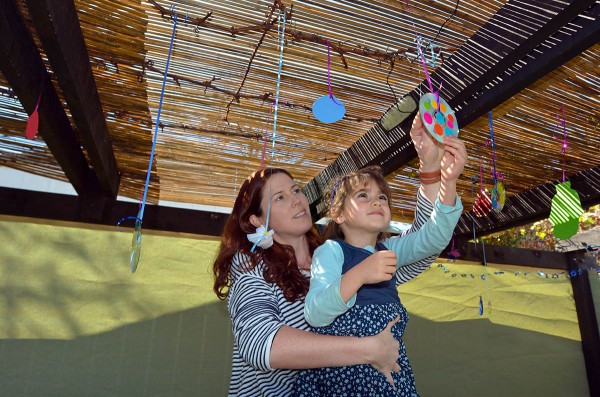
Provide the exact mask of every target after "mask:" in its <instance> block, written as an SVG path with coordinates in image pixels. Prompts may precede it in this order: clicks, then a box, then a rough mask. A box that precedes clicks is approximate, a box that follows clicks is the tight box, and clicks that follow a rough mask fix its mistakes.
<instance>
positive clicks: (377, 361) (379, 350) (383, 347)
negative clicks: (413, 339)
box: [365, 316, 400, 388]
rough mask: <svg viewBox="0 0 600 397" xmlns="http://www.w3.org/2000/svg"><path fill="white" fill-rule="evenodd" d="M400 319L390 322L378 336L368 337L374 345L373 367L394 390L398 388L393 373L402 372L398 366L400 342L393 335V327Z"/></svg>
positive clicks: (371, 362)
mask: <svg viewBox="0 0 600 397" xmlns="http://www.w3.org/2000/svg"><path fill="white" fill-rule="evenodd" d="M399 319H400V316H398V317H396V318H395V319H394V320H392V321H390V323H389V324H388V325H387V327H385V329H384V330H383V331H381V332H380V333H378V334H377V335H374V336H369V337H367V338H369V339H371V341H370V342H372V343H373V347H372V350H371V351H372V353H373V357H372V360H371V361H370V364H371V366H372V367H373V368H375V369H376V370H377V371H379V372H381V373H382V374H383V375H384V376H385V377H386V378H387V380H388V382H390V383H391V384H392V386H394V388H396V385H395V384H394V379H392V371H393V372H399V371H400V365H398V358H399V354H398V349H399V348H400V342H398V341H397V340H396V339H395V338H394V336H393V335H392V327H393V326H394V324H396V323H397V322H398V320H399ZM367 338H365V339H367Z"/></svg>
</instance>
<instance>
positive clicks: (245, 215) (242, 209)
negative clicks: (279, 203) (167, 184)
mask: <svg viewBox="0 0 600 397" xmlns="http://www.w3.org/2000/svg"><path fill="white" fill-rule="evenodd" d="M278 173H284V174H286V175H287V176H289V177H290V178H292V176H291V175H290V173H289V172H287V171H285V170H283V169H281V168H266V169H264V170H262V171H257V172H255V173H253V174H252V175H250V176H249V177H248V179H246V181H245V182H244V183H243V184H242V187H241V188H240V191H239V193H238V195H237V198H236V200H235V203H234V205H233V209H232V211H231V215H229V218H227V222H226V223H225V228H224V230H223V234H222V237H221V246H220V247H219V252H218V254H217V257H216V259H215V262H214V263H213V273H214V276H215V283H214V285H213V290H214V291H215V293H216V294H217V296H218V297H219V299H225V298H227V295H228V294H229V288H230V287H231V284H232V282H233V281H234V280H232V277H231V265H232V261H233V258H234V256H235V255H236V254H237V253H238V252H239V253H241V254H244V255H245V256H246V257H248V258H250V261H251V263H249V264H247V266H246V269H244V270H246V271H248V270H251V269H253V268H254V267H256V266H257V265H258V264H259V263H260V262H261V261H262V262H263V264H264V271H263V277H264V278H265V280H266V281H267V282H269V283H275V284H277V286H278V287H279V288H281V290H282V291H283V295H284V296H285V298H286V299H287V300H288V301H290V302H293V301H296V300H298V299H300V298H301V297H303V296H305V295H306V293H307V292H308V286H309V280H308V278H307V277H306V276H304V275H303V274H302V273H301V272H300V270H299V269H298V262H297V261H296V254H295V252H294V249H293V248H292V247H291V246H289V245H283V244H279V243H277V242H276V241H274V242H273V245H272V246H271V247H270V248H267V249H262V248H258V247H257V248H256V249H255V250H254V252H250V250H251V249H252V245H253V244H252V243H251V242H250V241H249V240H248V239H247V235H248V233H254V232H256V227H255V226H254V225H252V223H251V222H250V216H252V215H256V216H257V217H260V216H262V215H263V213H262V209H261V206H260V204H261V202H262V198H263V195H262V191H263V187H264V186H265V184H266V183H267V181H268V180H269V178H270V177H271V176H272V175H274V174H278ZM292 179H293V178H292ZM275 233H277V231H275ZM306 238H307V240H308V245H309V250H310V253H311V255H312V253H313V252H314V250H315V249H316V248H317V247H318V246H319V245H320V243H321V240H320V238H319V236H318V235H317V233H316V231H315V230H314V228H311V230H309V231H308V232H307V233H306Z"/></svg>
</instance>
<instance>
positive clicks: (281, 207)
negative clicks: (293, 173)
mask: <svg viewBox="0 0 600 397" xmlns="http://www.w3.org/2000/svg"><path fill="white" fill-rule="evenodd" d="M262 196H263V198H262V202H261V209H262V213H263V215H262V216H261V217H260V218H259V217H256V216H252V217H251V218H250V221H251V222H252V223H253V224H254V226H258V225H256V223H257V222H259V223H260V224H262V225H264V226H266V222H267V214H268V213H269V203H270V204H271V208H270V213H271V215H270V217H269V225H268V228H269V229H273V230H275V235H274V238H275V241H277V242H280V243H285V244H291V243H292V241H293V240H294V239H296V238H298V237H303V236H304V235H306V233H307V232H308V231H309V230H310V229H311V227H312V218H311V216H310V210H309V206H308V199H307V198H306V196H305V195H304V193H302V191H301V190H300V186H298V184H297V183H296V182H294V180H293V179H292V178H290V177H289V176H287V175H286V174H284V173H278V174H274V175H272V176H271V177H270V178H269V180H268V181H267V183H266V184H265V186H264V187H263V190H262Z"/></svg>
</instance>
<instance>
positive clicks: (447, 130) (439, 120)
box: [419, 92, 458, 143]
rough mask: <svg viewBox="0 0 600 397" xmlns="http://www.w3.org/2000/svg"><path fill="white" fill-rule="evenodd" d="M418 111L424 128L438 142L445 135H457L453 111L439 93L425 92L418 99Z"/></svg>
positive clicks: (442, 141)
mask: <svg viewBox="0 0 600 397" xmlns="http://www.w3.org/2000/svg"><path fill="white" fill-rule="evenodd" d="M419 113H420V114H421V119H422V120H423V125H424V126H425V129H426V130H427V131H428V132H429V133H430V134H431V136H433V137H434V138H435V139H436V140H437V141H438V142H440V143H444V138H445V137H447V136H458V122H457V121H456V115H455V114H454V111H453V110H452V108H451V107H450V105H448V103H446V101H445V100H444V99H443V98H441V97H440V96H439V95H437V94H434V93H431V92H430V93H427V94H424V95H422V96H421V99H420V100H419Z"/></svg>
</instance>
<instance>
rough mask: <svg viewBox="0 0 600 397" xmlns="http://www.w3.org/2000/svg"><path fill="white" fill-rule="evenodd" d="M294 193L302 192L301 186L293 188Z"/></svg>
mask: <svg viewBox="0 0 600 397" xmlns="http://www.w3.org/2000/svg"><path fill="white" fill-rule="evenodd" d="M292 193H293V194H296V193H300V188H299V187H297V188H295V189H293V190H292Z"/></svg>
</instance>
